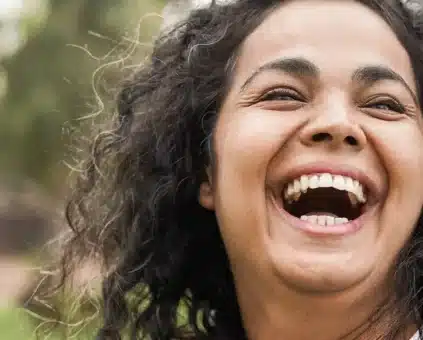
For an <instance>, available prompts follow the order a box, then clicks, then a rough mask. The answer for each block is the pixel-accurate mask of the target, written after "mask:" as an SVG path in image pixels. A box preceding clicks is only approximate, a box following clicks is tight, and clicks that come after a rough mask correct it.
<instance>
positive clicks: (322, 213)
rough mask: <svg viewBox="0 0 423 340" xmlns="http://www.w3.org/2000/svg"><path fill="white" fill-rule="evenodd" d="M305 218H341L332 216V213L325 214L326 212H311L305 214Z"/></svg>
mask: <svg viewBox="0 0 423 340" xmlns="http://www.w3.org/2000/svg"><path fill="white" fill-rule="evenodd" d="M303 216H331V217H335V218H336V217H339V216H338V215H335V214H332V213H330V212H324V211H316V212H309V213H307V214H304V215H303Z"/></svg>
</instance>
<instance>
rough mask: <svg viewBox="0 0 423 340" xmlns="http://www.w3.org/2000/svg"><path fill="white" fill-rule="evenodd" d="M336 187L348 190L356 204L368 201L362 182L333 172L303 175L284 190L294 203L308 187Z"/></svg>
mask: <svg viewBox="0 0 423 340" xmlns="http://www.w3.org/2000/svg"><path fill="white" fill-rule="evenodd" d="M317 188H335V189H338V190H342V191H347V192H348V196H349V198H350V200H351V203H352V204H353V205H354V206H355V205H357V204H358V203H366V201H367V198H366V196H365V194H364V188H363V185H362V184H361V183H359V182H358V181H357V180H354V179H352V178H350V177H346V176H340V175H331V174H327V173H324V174H312V175H303V176H301V177H300V178H297V179H295V180H293V181H292V182H291V183H289V184H288V185H287V186H286V188H285V191H284V197H285V199H286V200H287V201H288V202H290V203H292V202H293V201H298V199H299V198H300V196H301V194H302V193H306V192H307V190H308V189H317Z"/></svg>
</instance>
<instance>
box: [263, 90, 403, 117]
mask: <svg viewBox="0 0 423 340" xmlns="http://www.w3.org/2000/svg"><path fill="white" fill-rule="evenodd" d="M281 97H285V98H284V99H281ZM273 100H283V101H289V100H292V101H299V102H304V101H305V100H304V98H303V97H302V96H301V95H299V94H298V92H297V91H294V90H291V89H275V90H271V91H269V92H267V93H265V94H264V95H263V96H261V97H260V99H259V101H273ZM375 105H385V106H386V107H387V108H385V109H380V108H379V109H378V108H373V107H372V106H375ZM362 108H373V109H375V110H383V111H392V112H397V113H405V112H406V108H405V106H404V105H402V104H401V103H399V102H398V101H397V100H395V99H392V98H383V99H380V100H376V99H375V100H372V101H370V102H369V103H368V104H365V105H364V106H362Z"/></svg>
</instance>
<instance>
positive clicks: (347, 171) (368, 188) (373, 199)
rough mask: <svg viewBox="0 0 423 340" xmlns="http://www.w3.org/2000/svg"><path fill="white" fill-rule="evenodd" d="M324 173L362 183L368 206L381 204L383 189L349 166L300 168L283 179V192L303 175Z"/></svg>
mask: <svg viewBox="0 0 423 340" xmlns="http://www.w3.org/2000/svg"><path fill="white" fill-rule="evenodd" d="M324 173H329V174H331V175H340V176H346V177H350V178H352V179H354V180H357V181H358V182H360V184H362V185H363V186H364V189H365V193H366V196H367V203H366V205H367V206H368V207H369V206H374V205H375V204H376V203H377V202H379V200H380V198H381V196H382V188H380V186H378V185H377V183H376V182H375V181H374V180H373V179H372V178H370V177H369V176H368V175H367V174H366V173H365V172H364V171H362V170H360V169H358V168H356V167H353V166H349V165H334V164H327V163H311V164H307V165H303V166H298V167H296V168H295V169H292V170H290V171H287V172H286V174H285V175H284V176H283V177H282V183H281V184H282V187H281V191H283V190H284V188H285V186H286V184H287V183H290V182H292V181H293V180H295V179H298V178H300V177H301V176H303V175H312V174H324Z"/></svg>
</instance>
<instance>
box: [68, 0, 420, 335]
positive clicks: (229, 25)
mask: <svg viewBox="0 0 423 340" xmlns="http://www.w3.org/2000/svg"><path fill="white" fill-rule="evenodd" d="M362 2H363V3H364V4H366V5H368V6H370V7H372V8H373V9H374V10H375V11H377V12H378V13H379V14H380V15H381V16H382V17H384V18H385V20H386V21H387V22H388V23H390V25H391V27H392V28H393V30H394V31H395V32H396V34H397V35H398V37H399V39H400V41H401V42H402V43H403V44H404V46H405V47H406V49H407V50H408V51H409V54H410V57H411V59H412V62H413V67H414V70H415V73H416V79H417V80H418V83H419V84H418V85H419V88H422V86H421V85H422V83H421V82H423V77H422V72H423V62H422V56H423V49H422V44H421V42H420V40H419V37H418V34H417V33H416V31H415V30H413V27H412V25H411V24H407V22H410V20H409V19H407V17H408V16H409V14H410V13H408V12H407V10H406V9H405V8H404V7H402V6H400V5H399V3H398V2H397V1H394V0H389V1H386V0H380V1H377V0H375V1H370V0H368V1H365V0H363V1H362ZM280 3H281V2H280V1H276V0H240V1H236V2H233V3H230V4H227V5H219V4H216V3H213V4H212V5H211V6H210V7H208V8H203V9H199V10H196V11H193V12H192V13H191V14H190V15H189V17H188V18H187V19H186V20H184V21H183V22H181V23H180V24H178V26H177V27H175V28H174V29H172V30H171V31H168V32H166V33H165V34H163V35H162V36H161V37H159V38H158V39H157V40H156V42H155V46H154V48H153V52H152V54H151V56H150V58H149V61H148V62H147V64H146V65H144V66H142V67H141V68H140V69H139V70H138V71H137V72H136V73H135V74H134V75H133V76H132V77H131V79H129V80H128V81H127V82H125V84H123V87H122V90H121V92H120V94H119V97H118V100H117V111H118V115H117V116H116V117H115V119H114V120H113V122H112V124H113V127H112V129H111V130H109V131H105V132H103V133H101V134H99V135H97V136H96V138H95V139H94V140H93V142H92V145H91V146H90V150H91V153H90V154H91V156H90V158H89V159H88V160H87V161H86V163H85V164H84V168H83V172H82V173H81V175H80V176H79V179H78V182H77V184H76V189H75V193H74V195H73V196H72V197H71V199H70V201H69V203H68V206H67V219H68V222H69V225H70V226H71V228H72V230H73V232H74V236H73V238H72V239H71V240H70V241H69V242H68V244H67V245H66V248H65V250H66V252H65V256H64V258H63V270H64V272H66V270H67V269H66V266H67V264H68V263H69V262H70V260H71V259H75V258H84V257H85V256H87V255H88V254H91V253H95V254H98V256H99V257H100V258H101V259H102V261H103V263H104V264H105V265H106V267H107V268H108V269H109V272H108V275H107V277H105V279H104V281H103V286H102V297H103V303H104V306H103V310H104V315H103V319H104V320H103V321H104V322H103V326H102V328H101V329H100V330H99V332H98V337H97V339H98V340H105V339H120V338H121V332H122V330H123V329H125V328H126V329H128V327H129V330H130V334H131V338H132V339H138V338H146V339H147V338H148V339H245V338H246V335H245V332H244V330H243V327H242V322H241V317H240V312H239V307H238V304H237V299H236V294H235V289H234V285H233V279H232V274H231V270H230V266H229V263H228V259H227V256H226V251H225V247H224V244H223V242H222V239H221V237H220V233H219V228H218V224H217V221H216V218H215V215H214V213H213V212H210V211H207V210H205V209H204V208H202V207H201V206H200V205H199V203H198V201H197V197H198V190H199V186H200V183H201V182H202V181H204V180H205V179H206V172H205V169H206V167H207V165H210V164H212V163H213V150H211V148H210V145H212V143H211V138H212V136H213V128H214V125H215V122H216V118H217V114H218V112H219V109H220V106H221V104H222V101H223V100H224V96H225V93H226V92H227V89H228V86H229V85H230V78H231V73H232V71H233V70H234V69H235V67H236V57H237V52H238V50H239V48H240V46H241V45H242V42H243V41H244V40H245V38H246V37H247V36H248V35H249V34H250V33H251V32H252V31H253V30H254V29H255V28H256V27H257V26H258V25H259V24H260V23H261V22H262V21H263V20H264V18H265V17H266V15H267V14H268V13H269V12H271V11H272V9H273V8H275V7H276V6H280ZM404 23H406V24H404ZM419 96H420V98H422V93H421V92H419ZM420 222H421V221H420ZM420 222H419V225H418V227H417V228H416V232H415V234H414V235H413V237H412V240H411V243H410V245H409V246H407V248H406V249H404V251H403V252H402V253H401V255H400V257H399V260H398V266H397V275H396V283H397V287H396V289H397V292H398V306H400V307H398V310H399V312H398V318H397V321H396V322H394V323H393V325H392V330H391V332H390V334H391V335H390V336H394V334H395V333H397V332H398V330H399V329H400V327H401V326H402V324H401V322H402V321H404V319H408V318H410V317H412V318H414V319H415V320H416V322H418V323H419V324H421V323H422V318H421V316H422V310H423V307H422V303H423V293H422V291H421V289H420V288H421V287H423V242H422V240H423V237H422V235H421V234H422V224H421V223H420ZM181 306H182V307H181ZM180 308H182V309H183V310H185V311H186V322H185V323H181V318H180V317H179V316H178V313H179V311H180V310H181V309H180ZM410 310H411V314H410ZM213 311H216V313H214V312H213ZM388 338H389V337H385V339H388Z"/></svg>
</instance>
